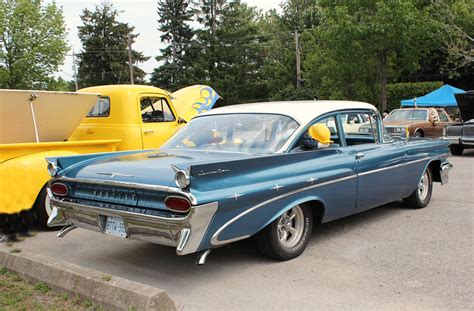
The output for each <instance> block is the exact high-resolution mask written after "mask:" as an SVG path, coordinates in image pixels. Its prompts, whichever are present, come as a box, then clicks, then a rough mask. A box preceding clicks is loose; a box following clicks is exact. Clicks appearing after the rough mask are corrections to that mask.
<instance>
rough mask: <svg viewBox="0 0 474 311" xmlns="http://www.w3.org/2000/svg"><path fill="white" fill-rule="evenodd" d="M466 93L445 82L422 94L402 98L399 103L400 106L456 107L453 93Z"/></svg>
mask: <svg viewBox="0 0 474 311" xmlns="http://www.w3.org/2000/svg"><path fill="white" fill-rule="evenodd" d="M459 93H466V91H464V90H461V89H458V88H456V87H453V86H451V85H449V84H445V85H443V86H442V87H440V88H439V89H437V90H434V91H433V92H431V93H428V94H426V95H424V96H421V97H418V98H412V99H404V100H402V101H401V102H400V103H401V105H402V107H413V106H415V101H416V106H417V107H457V106H458V103H457V102H456V98H455V97H454V94H459Z"/></svg>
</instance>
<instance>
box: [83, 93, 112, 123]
mask: <svg viewBox="0 0 474 311" xmlns="http://www.w3.org/2000/svg"><path fill="white" fill-rule="evenodd" d="M109 115H110V98H109V97H106V96H104V97H100V98H99V100H98V101H97V103H96V104H95V106H94V107H92V109H91V110H90V111H89V113H88V114H87V116H86V117H87V118H98V117H108V116H109Z"/></svg>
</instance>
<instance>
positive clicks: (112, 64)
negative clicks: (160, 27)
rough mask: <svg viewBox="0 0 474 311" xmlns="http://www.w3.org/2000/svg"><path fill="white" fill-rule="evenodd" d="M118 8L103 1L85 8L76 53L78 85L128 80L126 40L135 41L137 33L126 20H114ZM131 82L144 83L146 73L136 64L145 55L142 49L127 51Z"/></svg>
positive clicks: (142, 59) (144, 57)
mask: <svg viewBox="0 0 474 311" xmlns="http://www.w3.org/2000/svg"><path fill="white" fill-rule="evenodd" d="M117 17H118V11H117V10H116V9H114V7H113V5H112V4H111V3H109V2H103V3H101V4H99V5H97V6H96V7H95V10H94V11H90V10H88V9H85V10H84V11H83V12H82V15H81V20H82V23H83V25H82V26H79V27H78V29H79V39H81V42H82V48H83V50H82V52H81V53H80V54H79V55H78V56H79V57H78V58H79V70H78V80H79V85H80V87H86V86H93V85H101V84H118V83H130V74H129V56H128V51H129V50H128V43H129V40H131V43H133V42H135V39H136V38H137V37H138V34H134V33H133V30H134V27H132V26H129V24H128V23H121V22H118V21H117ZM131 54H132V60H133V76H134V81H135V83H144V78H145V75H146V73H145V72H144V71H143V70H142V69H140V68H139V67H138V66H137V65H136V64H139V63H142V62H144V61H146V60H148V59H149V57H146V56H144V55H143V53H142V52H138V51H135V50H132V51H131Z"/></svg>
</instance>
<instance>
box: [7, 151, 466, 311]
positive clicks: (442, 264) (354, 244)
mask: <svg viewBox="0 0 474 311" xmlns="http://www.w3.org/2000/svg"><path fill="white" fill-rule="evenodd" d="M451 162H452V163H453V164H454V165H455V167H454V169H453V170H452V172H451V178H450V182H449V184H448V185H446V186H443V187H441V186H440V185H439V184H435V188H434V192H433V197H432V200H431V203H430V205H429V206H428V207H427V208H425V209H421V210H410V209H406V208H404V207H403V206H402V204H401V203H400V202H396V203H393V204H390V205H386V206H383V207H380V208H376V209H373V210H371V211H368V212H364V213H361V214H358V215H355V216H351V217H348V218H345V219H342V220H338V221H335V222H332V223H328V224H324V225H322V226H320V227H319V228H318V229H317V230H316V232H315V233H314V235H313V238H312V239H311V241H310V243H309V245H308V248H307V249H306V251H305V252H304V253H303V255H302V256H300V257H299V258H297V259H295V260H292V261H288V262H275V261H271V260H268V259H265V258H262V257H261V256H260V255H259V254H258V252H257V250H256V247H255V245H254V243H253V241H252V240H249V241H244V242H241V243H237V244H233V245H231V246H230V247H224V248H221V249H217V250H214V251H213V252H212V253H211V254H210V255H209V257H208V261H207V263H206V265H205V266H195V265H194V256H192V255H190V256H184V257H178V256H176V255H175V252H174V250H173V249H171V248H166V247H161V246H157V245H153V244H149V243H144V242H138V241H131V240H122V239H119V238H115V237H109V236H105V235H100V234H96V233H93V232H88V231H85V230H81V229H77V230H74V231H72V232H71V233H70V234H68V235H67V236H66V237H65V238H63V239H59V238H56V237H55V233H54V232H40V233H38V234H37V235H36V236H35V237H32V238H28V239H26V240H25V241H22V242H20V243H15V244H14V245H13V246H10V247H7V246H6V245H0V247H2V248H12V247H15V248H19V249H24V250H30V251H37V252H39V253H42V254H45V255H49V256H54V257H57V258H59V259H62V260H65V261H69V262H72V263H75V264H79V265H83V266H85V267H88V268H92V269H96V270H99V271H102V272H104V273H108V274H111V275H117V276H120V277H123V278H128V279H131V280H134V281H138V282H142V283H146V284H149V285H152V286H156V287H159V288H162V289H164V290H166V291H167V292H168V293H169V294H170V296H171V297H173V298H174V299H175V300H176V301H177V303H178V304H179V305H180V306H181V307H182V308H183V309H185V310H190V309H227V310H234V309H245V310H248V309H298V310H302V309H384V310H386V309H397V310H399V309H443V310H446V309H448V310H462V309H466V310H467V309H469V310H473V309H474V303H473V301H474V300H473V297H474V282H473V279H474V269H473V268H474V260H473V259H474V256H473V255H474V253H473V245H474V244H473V211H472V209H473V207H474V194H473V193H474V185H473V184H474V150H472V151H466V152H465V154H464V155H463V156H459V157H451Z"/></svg>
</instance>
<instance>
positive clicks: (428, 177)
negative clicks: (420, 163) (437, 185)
mask: <svg viewBox="0 0 474 311" xmlns="http://www.w3.org/2000/svg"><path fill="white" fill-rule="evenodd" d="M432 176H433V175H432V174H431V170H430V168H429V167H428V168H426V170H425V171H424V173H423V176H421V179H420V181H419V182H418V186H417V187H416V189H415V191H413V193H412V194H411V195H410V196H409V197H406V198H404V199H403V202H404V203H405V205H406V206H407V207H409V208H413V209H417V208H423V207H426V206H427V205H428V203H430V200H431V194H432V192H433V177H432Z"/></svg>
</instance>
